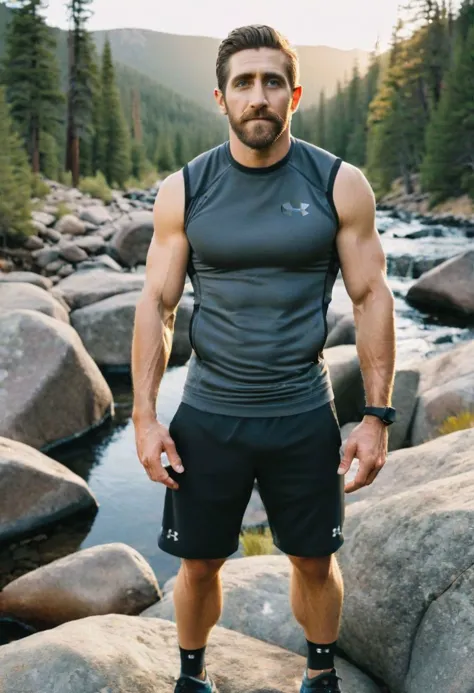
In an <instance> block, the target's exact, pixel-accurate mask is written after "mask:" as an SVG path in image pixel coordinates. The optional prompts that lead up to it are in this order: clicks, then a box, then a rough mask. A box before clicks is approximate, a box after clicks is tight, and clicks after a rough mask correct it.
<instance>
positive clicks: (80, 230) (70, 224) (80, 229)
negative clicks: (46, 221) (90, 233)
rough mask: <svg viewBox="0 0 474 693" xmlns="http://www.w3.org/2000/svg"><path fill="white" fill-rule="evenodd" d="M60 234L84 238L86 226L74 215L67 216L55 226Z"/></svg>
mask: <svg viewBox="0 0 474 693" xmlns="http://www.w3.org/2000/svg"><path fill="white" fill-rule="evenodd" d="M55 229H56V231H59V233H61V234H63V233H69V234H71V236H82V234H84V233H85V232H86V228H85V224H84V222H83V221H82V220H81V219H78V218H77V217H76V216H75V215H74V214H65V215H64V216H63V217H61V219H59V221H58V223H57V224H56V226H55Z"/></svg>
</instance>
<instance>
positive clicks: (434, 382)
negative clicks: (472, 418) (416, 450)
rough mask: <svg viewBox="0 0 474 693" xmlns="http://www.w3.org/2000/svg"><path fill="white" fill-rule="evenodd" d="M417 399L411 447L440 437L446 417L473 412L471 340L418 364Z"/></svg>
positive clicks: (472, 354)
mask: <svg viewBox="0 0 474 693" xmlns="http://www.w3.org/2000/svg"><path fill="white" fill-rule="evenodd" d="M417 365H418V368H419V370H420V383H419V398H418V404H417V407H416V412H415V416H414V420H413V425H412V430H411V444H412V445H419V444H420V443H423V442H425V441H426V440H430V439H432V438H435V437H436V436H438V435H441V431H440V427H441V425H442V424H443V422H444V421H445V420H446V419H447V418H448V417H450V416H456V415H458V414H461V413H462V412H464V411H466V410H467V411H473V410H474V341H469V342H466V343H465V344H461V345H459V346H457V347H455V348H453V349H450V350H449V351H447V352H444V353H442V354H439V355H437V356H434V357H431V358H429V359H425V360H424V361H421V362H419V364H417Z"/></svg>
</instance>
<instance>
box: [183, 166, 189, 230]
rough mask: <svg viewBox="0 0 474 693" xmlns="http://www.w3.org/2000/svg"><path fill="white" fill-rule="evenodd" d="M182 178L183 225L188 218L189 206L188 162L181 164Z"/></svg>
mask: <svg viewBox="0 0 474 693" xmlns="http://www.w3.org/2000/svg"><path fill="white" fill-rule="evenodd" d="M183 178H184V225H185V226H186V222H187V219H188V213H189V207H190V206H191V184H190V181H189V167H188V164H185V165H184V166H183Z"/></svg>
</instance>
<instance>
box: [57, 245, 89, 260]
mask: <svg viewBox="0 0 474 693" xmlns="http://www.w3.org/2000/svg"><path fill="white" fill-rule="evenodd" d="M60 255H61V257H62V258H64V260H67V261H68V262H82V261H83V260H87V257H88V255H87V253H86V251H85V250H83V249H82V248H79V246H78V245H77V244H76V243H67V244H65V245H63V246H62V247H61V250H60Z"/></svg>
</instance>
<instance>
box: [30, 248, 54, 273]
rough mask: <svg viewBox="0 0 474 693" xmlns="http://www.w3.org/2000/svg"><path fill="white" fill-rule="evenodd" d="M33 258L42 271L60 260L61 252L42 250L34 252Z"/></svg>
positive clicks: (50, 249) (51, 249) (52, 249)
mask: <svg viewBox="0 0 474 693" xmlns="http://www.w3.org/2000/svg"><path fill="white" fill-rule="evenodd" d="M31 257H32V258H33V260H34V261H35V263H36V265H37V266H38V267H39V268H40V269H44V268H45V267H46V266H47V265H49V264H50V263H51V262H54V261H55V260H57V259H58V258H59V250H58V249H57V248H41V249H40V250H33V252H32V253H31Z"/></svg>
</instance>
